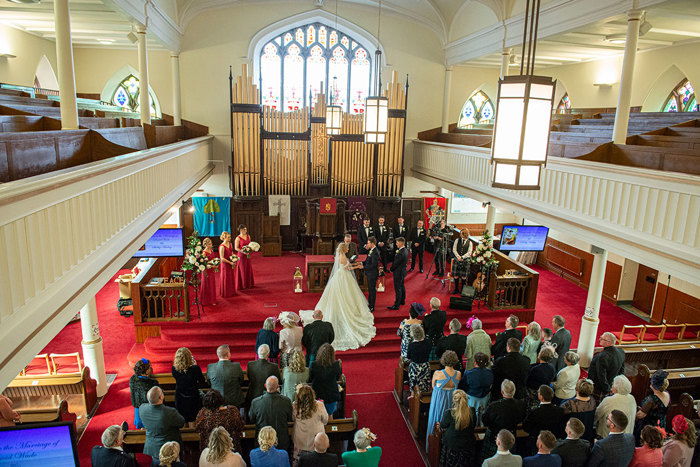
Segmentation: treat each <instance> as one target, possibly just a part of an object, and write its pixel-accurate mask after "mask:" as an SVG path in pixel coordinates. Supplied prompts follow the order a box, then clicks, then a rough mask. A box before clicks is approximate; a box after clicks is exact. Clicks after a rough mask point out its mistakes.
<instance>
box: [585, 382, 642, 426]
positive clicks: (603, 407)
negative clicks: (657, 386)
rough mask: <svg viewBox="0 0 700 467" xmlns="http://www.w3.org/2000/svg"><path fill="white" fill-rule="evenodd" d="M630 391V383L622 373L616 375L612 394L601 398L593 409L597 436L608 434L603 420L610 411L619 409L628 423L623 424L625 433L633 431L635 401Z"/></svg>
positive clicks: (635, 413) (635, 411)
mask: <svg viewBox="0 0 700 467" xmlns="http://www.w3.org/2000/svg"><path fill="white" fill-rule="evenodd" d="M631 392H632V383H630V380H628V379H627V377H626V376H624V375H617V376H615V379H614V380H613V385H612V395H610V396H608V397H606V398H605V399H603V400H602V401H601V403H600V405H598V408H597V409H595V424H596V426H597V432H598V436H599V437H600V438H605V437H606V436H608V428H607V424H606V423H605V420H606V418H607V416H608V414H609V413H610V412H612V411H613V410H616V409H617V410H619V411H621V412H622V413H624V414H625V417H627V420H628V423H627V424H626V425H625V428H624V432H625V433H633V432H634V418H635V416H636V415H637V401H635V399H634V396H633V395H632V394H630V393H631Z"/></svg>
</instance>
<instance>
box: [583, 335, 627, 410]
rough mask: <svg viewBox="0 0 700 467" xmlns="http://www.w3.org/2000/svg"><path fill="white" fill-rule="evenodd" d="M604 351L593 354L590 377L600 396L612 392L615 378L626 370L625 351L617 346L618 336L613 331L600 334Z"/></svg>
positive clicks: (589, 369) (596, 392)
mask: <svg viewBox="0 0 700 467" xmlns="http://www.w3.org/2000/svg"><path fill="white" fill-rule="evenodd" d="M599 342H600V346H601V347H602V348H603V350H602V351H600V352H598V353H597V354H595V355H593V360H591V366H590V367H589V368H588V377H589V378H590V379H591V381H593V387H594V390H595V394H596V395H597V396H598V397H599V398H600V397H601V396H605V395H606V394H608V393H609V392H610V389H611V387H612V383H613V379H615V376H617V375H621V374H623V373H624V371H625V351H624V350H622V349H621V348H619V347H615V343H616V342H617V338H616V337H615V334H613V333H611V332H604V333H603V334H601V335H600V341H599Z"/></svg>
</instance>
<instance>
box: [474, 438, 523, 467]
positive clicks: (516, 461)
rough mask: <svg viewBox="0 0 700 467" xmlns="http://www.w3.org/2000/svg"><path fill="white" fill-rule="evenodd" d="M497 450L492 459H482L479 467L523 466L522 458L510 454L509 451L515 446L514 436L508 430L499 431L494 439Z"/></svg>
mask: <svg viewBox="0 0 700 467" xmlns="http://www.w3.org/2000/svg"><path fill="white" fill-rule="evenodd" d="M496 446H497V448H498V450H497V451H496V454H495V455H494V456H493V457H489V458H488V459H484V463H483V464H481V467H520V466H521V465H523V458H522V457H520V456H518V455H515V454H512V453H511V452H510V450H511V449H512V448H513V446H515V436H513V433H511V432H510V431H508V430H505V429H504V430H501V431H499V432H498V436H497V437H496Z"/></svg>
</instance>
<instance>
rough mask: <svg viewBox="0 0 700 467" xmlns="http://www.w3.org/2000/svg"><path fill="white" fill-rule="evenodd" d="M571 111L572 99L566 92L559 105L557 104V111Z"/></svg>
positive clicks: (559, 112)
mask: <svg viewBox="0 0 700 467" xmlns="http://www.w3.org/2000/svg"><path fill="white" fill-rule="evenodd" d="M570 111H571V101H570V100H569V94H568V93H567V94H564V97H562V98H561V100H560V101H559V105H558V106H557V113H558V114H566V113H569V112H570Z"/></svg>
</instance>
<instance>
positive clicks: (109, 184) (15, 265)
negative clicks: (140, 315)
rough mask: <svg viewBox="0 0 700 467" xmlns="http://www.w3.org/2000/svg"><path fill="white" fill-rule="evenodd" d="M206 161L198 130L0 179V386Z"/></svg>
mask: <svg viewBox="0 0 700 467" xmlns="http://www.w3.org/2000/svg"><path fill="white" fill-rule="evenodd" d="M211 159H212V137H211V136H204V137H201V138H196V139H191V140H186V141H182V142H178V143H174V144H170V145H167V146H161V147H158V148H154V149H147V150H144V151H138V152H134V153H131V154H125V155H123V156H118V157H114V158H110V159H106V160H103V161H99V162H94V163H90V164H86V165H83V166H79V167H75V168H71V169H65V170H60V171H57V172H51V173H48V174H45V175H40V176H36V177H31V178H27V179H24V180H18V181H14V182H10V183H6V184H2V185H0V342H1V343H2V344H1V345H2V353H1V354H0V388H4V387H5V386H6V384H7V383H8V382H10V381H11V380H12V379H13V378H14V377H15V376H17V374H18V373H19V372H20V370H21V369H22V368H23V367H24V366H25V365H26V364H27V362H29V361H30V360H31V358H32V357H33V356H34V355H35V354H37V353H38V352H39V351H40V350H41V349H42V348H43V347H44V346H45V345H46V344H47V343H48V342H49V341H50V340H51V339H52V338H53V337H54V336H55V335H56V333H57V332H58V331H59V330H61V328H62V327H63V326H64V325H65V324H66V323H67V322H68V321H69V320H70V318H71V317H72V316H74V315H75V314H76V313H77V312H78V311H79V310H80V308H81V307H82V306H83V305H84V304H85V303H87V302H88V300H89V299H90V298H91V297H92V296H94V295H95V293H96V292H97V291H98V290H99V289H100V288H101V287H102V286H104V284H105V283H106V282H107V281H108V280H109V279H110V278H111V277H112V276H113V275H114V274H115V273H116V272H117V271H118V270H119V268H120V267H121V266H122V265H123V264H124V263H125V262H126V261H127V260H128V259H129V258H130V257H131V256H132V255H133V254H134V252H135V251H136V250H138V248H139V247H141V245H143V243H144V242H145V240H146V239H148V238H149V237H150V236H151V235H152V234H153V232H155V230H156V229H157V228H158V227H159V226H160V225H161V224H162V223H163V222H164V221H165V219H167V217H168V214H169V213H168V209H170V208H171V207H173V206H174V205H175V206H177V207H179V202H180V201H181V200H182V199H186V198H188V197H189V196H190V195H191V194H192V193H193V192H194V191H195V190H196V189H197V188H198V187H199V186H201V184H202V183H203V182H204V181H205V180H206V179H207V178H208V177H209V176H210V175H211V174H212V172H213V170H214V163H213V162H212V160H211ZM115 304H116V303H115ZM75 346H76V349H78V348H79V346H80V342H79V341H77V342H75Z"/></svg>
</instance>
